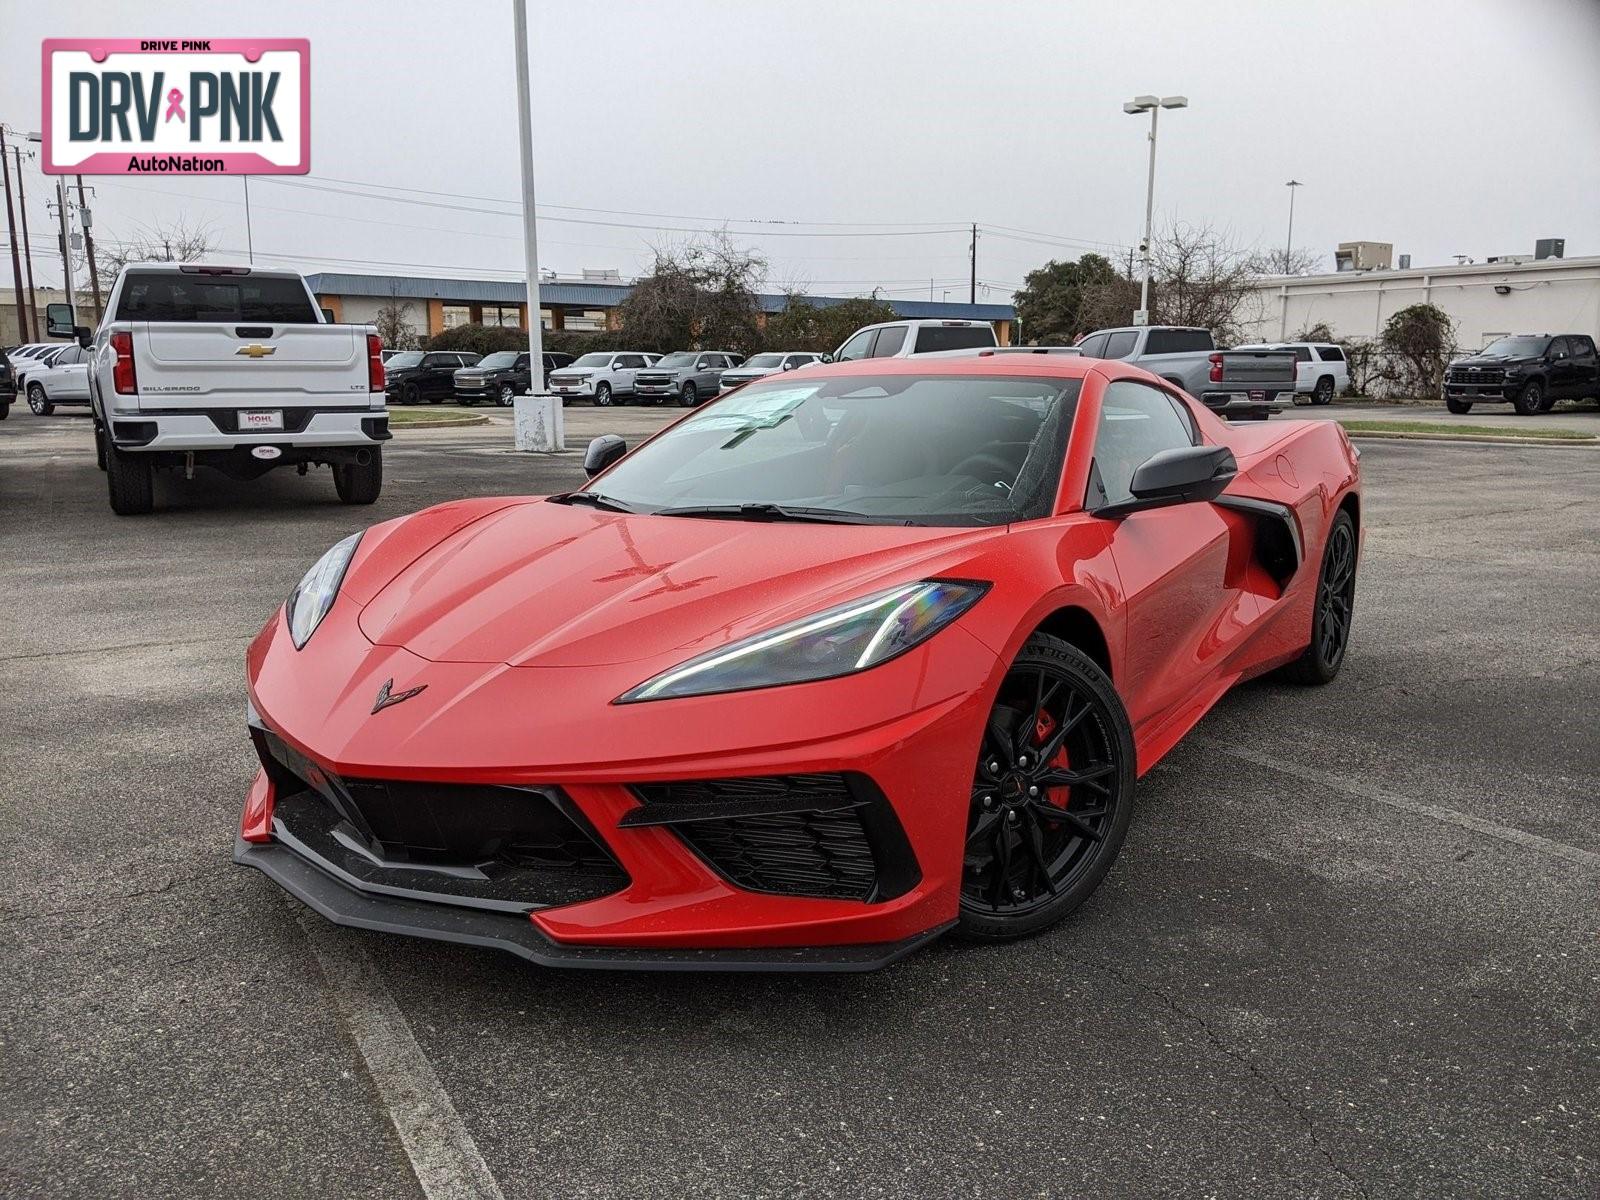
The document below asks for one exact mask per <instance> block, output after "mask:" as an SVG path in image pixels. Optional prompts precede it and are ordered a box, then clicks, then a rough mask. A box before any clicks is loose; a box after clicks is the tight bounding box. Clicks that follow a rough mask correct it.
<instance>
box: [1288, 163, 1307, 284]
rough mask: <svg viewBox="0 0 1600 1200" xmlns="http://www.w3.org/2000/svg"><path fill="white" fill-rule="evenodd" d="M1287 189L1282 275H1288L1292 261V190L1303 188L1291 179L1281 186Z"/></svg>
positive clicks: (1303, 185) (1302, 185)
mask: <svg viewBox="0 0 1600 1200" xmlns="http://www.w3.org/2000/svg"><path fill="white" fill-rule="evenodd" d="M1283 186H1284V187H1286V188H1288V189H1289V236H1288V238H1287V239H1286V240H1285V241H1284V243H1283V273H1284V274H1285V275H1287V274H1289V273H1290V271H1291V270H1292V269H1293V268H1292V267H1291V266H1290V264H1291V263H1292V262H1293V261H1294V190H1295V188H1297V187H1305V184H1303V183H1301V182H1300V181H1299V180H1298V179H1291V180H1289V182H1288V183H1286V184H1284V185H1283Z"/></svg>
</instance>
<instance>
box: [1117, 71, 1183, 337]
mask: <svg viewBox="0 0 1600 1200" xmlns="http://www.w3.org/2000/svg"><path fill="white" fill-rule="evenodd" d="M1187 107H1189V98H1188V97H1187V96H1135V97H1134V98H1133V99H1132V100H1130V101H1128V102H1127V103H1126V104H1124V105H1123V106H1122V111H1123V112H1125V113H1130V114H1132V113H1142V112H1147V113H1149V114H1150V135H1149V136H1150V169H1149V173H1148V175H1147V176H1146V178H1145V187H1144V242H1143V244H1142V245H1141V246H1140V247H1139V252H1140V254H1141V255H1142V257H1143V258H1144V282H1143V283H1141V284H1140V285H1139V311H1138V312H1136V313H1134V315H1133V323H1134V324H1135V325H1148V324H1149V323H1150V242H1151V239H1152V238H1153V237H1154V228H1153V226H1154V223H1155V213H1156V121H1157V119H1158V118H1159V117H1160V115H1161V110H1162V109H1163V108H1187Z"/></svg>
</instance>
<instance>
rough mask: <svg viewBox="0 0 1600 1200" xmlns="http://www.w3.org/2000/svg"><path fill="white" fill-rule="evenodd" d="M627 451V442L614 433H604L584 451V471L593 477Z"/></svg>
mask: <svg viewBox="0 0 1600 1200" xmlns="http://www.w3.org/2000/svg"><path fill="white" fill-rule="evenodd" d="M627 452H628V443H627V442H625V441H623V440H622V439H621V438H620V437H618V436H617V435H616V434H614V433H603V434H601V435H600V436H599V437H597V438H595V439H594V441H592V442H590V443H589V448H588V449H587V450H585V451H584V452H583V473H584V474H585V475H587V476H589V478H590V479H593V478H594V477H595V476H596V475H598V474H600V472H601V471H604V470H605V469H606V468H607V467H609V466H610V465H611V464H612V463H614V462H616V461H617V459H619V458H621V457H622V456H623V455H624V454H626V453H627Z"/></svg>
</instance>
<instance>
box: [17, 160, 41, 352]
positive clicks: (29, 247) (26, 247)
mask: <svg viewBox="0 0 1600 1200" xmlns="http://www.w3.org/2000/svg"><path fill="white" fill-rule="evenodd" d="M11 153H13V154H15V155H16V156H17V208H18V210H19V211H20V212H21V213H22V261H23V263H24V264H25V265H26V266H27V268H28V321H29V323H30V324H31V325H32V326H33V336H34V339H35V340H38V338H39V295H38V293H37V292H36V291H34V287H33V243H32V242H30V241H29V240H28V194H27V192H25V191H24V190H23V188H22V147H21V146H13V147H11Z"/></svg>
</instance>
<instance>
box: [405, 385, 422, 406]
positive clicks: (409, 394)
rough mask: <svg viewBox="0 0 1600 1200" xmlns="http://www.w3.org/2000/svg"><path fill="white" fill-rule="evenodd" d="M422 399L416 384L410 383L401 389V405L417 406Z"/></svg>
mask: <svg viewBox="0 0 1600 1200" xmlns="http://www.w3.org/2000/svg"><path fill="white" fill-rule="evenodd" d="M421 398H422V393H421V392H419V391H417V385H416V384H414V383H408V384H406V385H405V387H403V388H401V389H400V403H401V404H415V403H417V401H418V400H420V399H421Z"/></svg>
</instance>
